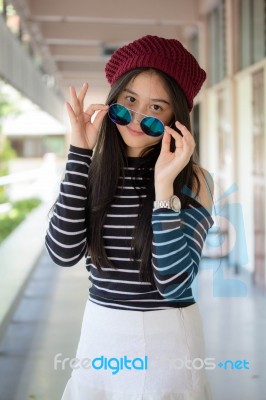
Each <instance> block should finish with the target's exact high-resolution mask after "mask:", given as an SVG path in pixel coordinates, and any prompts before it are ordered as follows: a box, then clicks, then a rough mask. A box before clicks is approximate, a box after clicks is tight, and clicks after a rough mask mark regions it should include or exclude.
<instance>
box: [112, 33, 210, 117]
mask: <svg viewBox="0 0 266 400" xmlns="http://www.w3.org/2000/svg"><path fill="white" fill-rule="evenodd" d="M140 67H150V68H155V69H159V70H161V71H163V72H165V73H167V74H168V75H170V76H171V77H172V78H174V80H175V81H176V82H177V83H178V84H179V86H180V87H181V89H182V90H183V92H184V94H185V96H186V99H187V102H188V107H189V111H191V109H192V107H193V99H194V97H195V96H196V94H197V93H198V92H199V90H200V88H201V86H202V84H203V82H204V81H205V79H206V73H205V71H204V70H203V69H201V68H200V66H199V64H198V62H197V60H196V59H195V58H194V57H193V55H192V54H191V53H189V52H188V51H187V50H186V49H185V48H184V46H183V45H182V44H181V43H180V42H179V41H178V40H176V39H165V38H161V37H158V36H151V35H147V36H143V37H141V38H140V39H137V40H135V41H134V42H132V43H129V44H128V45H126V46H123V47H121V48H119V49H117V50H116V51H115V52H114V53H113V55H112V57H111V58H110V60H109V61H108V62H107V64H106V66H105V73H106V78H107V81H108V82H109V83H110V84H111V85H112V84H113V83H114V82H115V81H116V80H117V79H118V78H120V77H121V76H122V75H123V74H125V73H126V72H128V71H130V70H132V69H135V68H140Z"/></svg>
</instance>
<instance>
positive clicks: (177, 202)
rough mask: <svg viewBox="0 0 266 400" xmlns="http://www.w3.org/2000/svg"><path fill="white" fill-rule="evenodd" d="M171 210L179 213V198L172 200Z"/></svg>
mask: <svg viewBox="0 0 266 400" xmlns="http://www.w3.org/2000/svg"><path fill="white" fill-rule="evenodd" d="M172 204H173V208H174V209H175V210H177V211H179V210H180V208H181V207H180V206H181V204H180V200H179V198H178V197H174V198H173V203H172Z"/></svg>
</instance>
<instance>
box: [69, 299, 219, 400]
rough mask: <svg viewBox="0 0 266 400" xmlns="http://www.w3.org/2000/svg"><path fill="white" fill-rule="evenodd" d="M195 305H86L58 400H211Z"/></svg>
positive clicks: (201, 333) (90, 303)
mask: <svg viewBox="0 0 266 400" xmlns="http://www.w3.org/2000/svg"><path fill="white" fill-rule="evenodd" d="M201 360H202V361H203V362H204V339H203V329H202V321H201V316H200V312H199V308H198V305H197V303H196V304H193V305H191V306H188V307H184V308H171V309H167V310H155V311H145V312H142V311H127V310H117V309H112V308H108V307H103V306H100V305H97V304H95V303H93V302H92V301H90V300H89V299H88V300H87V303H86V307H85V312H84V316H83V321H82V327H81V336H80V340H79V344H78V349H77V353H76V359H75V360H74V363H73V364H72V368H73V371H72V373H71V377H70V379H69V380H68V382H67V385H66V387H65V390H64V393H63V396H62V399H61V400H211V399H212V396H211V391H210V387H209V384H208V382H207V378H206V374H205V370H204V365H202V364H203V362H202V361H201Z"/></svg>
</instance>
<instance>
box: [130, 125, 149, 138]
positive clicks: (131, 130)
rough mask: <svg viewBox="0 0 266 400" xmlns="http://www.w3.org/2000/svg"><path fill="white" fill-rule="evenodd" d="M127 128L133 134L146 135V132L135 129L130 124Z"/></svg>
mask: <svg viewBox="0 0 266 400" xmlns="http://www.w3.org/2000/svg"><path fill="white" fill-rule="evenodd" d="M127 129H128V131H129V133H131V135H133V136H142V135H145V133H143V132H141V131H135V130H134V129H132V128H130V127H129V126H127Z"/></svg>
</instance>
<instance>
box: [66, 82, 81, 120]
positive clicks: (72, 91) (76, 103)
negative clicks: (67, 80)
mask: <svg viewBox="0 0 266 400" xmlns="http://www.w3.org/2000/svg"><path fill="white" fill-rule="evenodd" d="M69 92H70V97H71V100H72V105H73V110H74V113H75V114H76V117H77V118H81V117H82V113H83V110H82V107H81V105H80V102H79V100H78V98H77V93H76V90H75V88H74V87H73V86H70V87H69Z"/></svg>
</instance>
